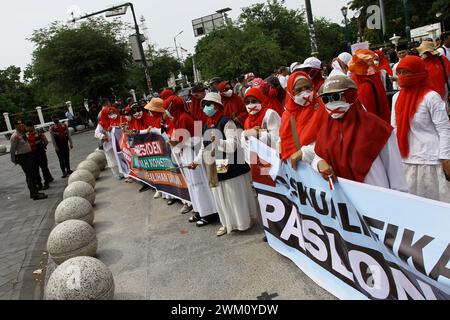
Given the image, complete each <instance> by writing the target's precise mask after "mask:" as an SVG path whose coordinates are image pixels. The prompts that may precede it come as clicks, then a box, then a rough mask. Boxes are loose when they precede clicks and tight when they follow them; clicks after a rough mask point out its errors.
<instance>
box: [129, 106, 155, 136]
mask: <svg viewBox="0 0 450 320" xmlns="http://www.w3.org/2000/svg"><path fill="white" fill-rule="evenodd" d="M131 114H132V115H133V118H132V119H131V121H130V123H129V125H128V129H129V130H131V131H132V132H133V133H134V134H138V133H140V132H141V131H143V130H147V129H148V128H149V127H150V125H151V123H152V119H151V117H150V115H149V114H148V113H147V112H146V111H145V109H144V107H142V106H139V105H138V104H137V103H135V104H133V105H132V107H131Z"/></svg>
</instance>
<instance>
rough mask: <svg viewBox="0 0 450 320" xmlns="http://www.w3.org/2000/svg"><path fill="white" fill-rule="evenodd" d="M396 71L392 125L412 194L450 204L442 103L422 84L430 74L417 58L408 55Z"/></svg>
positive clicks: (449, 137) (449, 150) (447, 130)
mask: <svg viewBox="0 0 450 320" xmlns="http://www.w3.org/2000/svg"><path fill="white" fill-rule="evenodd" d="M398 69H399V70H400V69H401V70H406V71H409V73H407V74H400V75H399V77H398V83H399V85H400V87H401V90H400V92H398V93H397V94H396V95H395V96H394V97H393V106H394V108H393V110H394V112H393V113H392V119H391V123H392V126H393V127H394V128H395V132H396V135H397V140H398V145H399V149H400V153H401V155H402V158H403V163H404V166H405V173H406V178H407V181H408V185H409V189H410V191H411V193H414V194H416V195H419V196H422V197H426V198H430V199H434V200H440V201H445V202H450V184H449V183H448V182H447V181H446V179H445V176H444V172H443V169H442V164H441V161H442V160H448V159H450V123H449V121H448V116H447V111H446V108H445V102H444V101H443V100H442V99H441V97H440V95H439V94H438V93H437V92H435V91H433V90H432V88H431V87H430V86H429V85H428V83H427V82H426V81H425V80H426V79H427V77H429V74H428V72H427V69H426V64H425V62H424V61H423V60H422V59H420V58H419V57H415V56H407V57H405V58H404V59H403V60H402V61H401V62H400V63H399V65H398Z"/></svg>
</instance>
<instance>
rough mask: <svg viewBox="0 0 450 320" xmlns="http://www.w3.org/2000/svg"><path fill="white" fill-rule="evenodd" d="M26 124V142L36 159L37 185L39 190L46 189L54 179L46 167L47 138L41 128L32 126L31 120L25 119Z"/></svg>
mask: <svg viewBox="0 0 450 320" xmlns="http://www.w3.org/2000/svg"><path fill="white" fill-rule="evenodd" d="M26 126H27V131H28V143H29V144H30V147H31V151H32V152H33V154H34V157H35V161H36V177H37V186H38V189H39V190H47V189H48V188H50V183H51V182H53V181H54V179H53V177H52V174H51V173H50V170H49V169H48V160H47V154H46V153H47V145H48V140H47V137H46V136H45V134H44V132H43V131H42V130H36V129H35V128H34V123H33V121H27V123H26ZM39 169H40V170H42V175H43V177H44V185H42V180H41V174H40V173H39Z"/></svg>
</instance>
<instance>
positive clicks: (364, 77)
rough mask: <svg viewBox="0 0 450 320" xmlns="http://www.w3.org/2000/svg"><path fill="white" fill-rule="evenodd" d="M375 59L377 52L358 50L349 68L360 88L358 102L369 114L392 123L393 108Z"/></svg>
mask: <svg viewBox="0 0 450 320" xmlns="http://www.w3.org/2000/svg"><path fill="white" fill-rule="evenodd" d="M374 58H375V52H373V51H371V50H367V49H360V50H356V52H355V54H354V55H353V57H352V60H350V62H349V64H348V68H349V71H350V72H351V73H352V77H351V78H352V80H353V81H354V82H355V83H356V85H357V87H358V101H359V102H360V103H361V104H362V106H363V107H364V108H365V109H366V110H367V111H368V112H370V113H373V114H375V115H377V116H378V117H380V118H381V119H383V120H384V121H386V122H387V123H390V121H391V107H390V105H389V100H388V97H387V94H386V90H385V89H384V86H383V83H382V80H381V75H380V71H379V69H378V67H377V66H376V65H375V62H374Z"/></svg>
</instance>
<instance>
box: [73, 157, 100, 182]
mask: <svg viewBox="0 0 450 320" xmlns="http://www.w3.org/2000/svg"><path fill="white" fill-rule="evenodd" d="M80 169H84V170H87V171H89V172H90V173H92V175H93V176H94V178H95V180H97V179H98V177H99V176H100V168H99V167H98V165H97V163H95V162H94V161H92V160H84V161H82V162H81V163H80V164H79V165H78V167H77V170H80Z"/></svg>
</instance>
